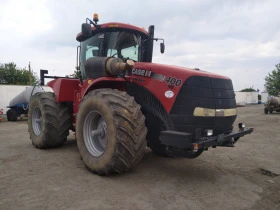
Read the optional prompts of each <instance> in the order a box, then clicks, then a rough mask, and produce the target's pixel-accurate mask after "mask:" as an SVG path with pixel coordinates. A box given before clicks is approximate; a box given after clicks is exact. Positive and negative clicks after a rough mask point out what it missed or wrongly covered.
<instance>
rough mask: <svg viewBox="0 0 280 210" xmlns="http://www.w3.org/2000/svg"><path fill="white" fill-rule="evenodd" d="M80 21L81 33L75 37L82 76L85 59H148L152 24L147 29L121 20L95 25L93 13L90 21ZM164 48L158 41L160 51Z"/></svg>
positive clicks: (143, 60)
mask: <svg viewBox="0 0 280 210" xmlns="http://www.w3.org/2000/svg"><path fill="white" fill-rule="evenodd" d="M86 21H87V22H89V23H83V24H82V32H81V33H79V34H78V35H77V37H76V40H77V41H79V42H80V46H79V47H78V51H77V58H78V59H77V67H78V69H80V71H81V76H82V78H83V79H86V78H88V77H89V76H88V75H87V74H86V62H87V60H88V59H90V58H94V57H107V58H108V57H114V58H118V59H121V60H122V61H123V62H126V61H127V60H133V61H134V62H151V61H152V54H153V41H154V40H156V41H157V40H162V39H154V26H153V25H152V26H150V27H149V30H148V32H147V31H146V30H145V29H142V28H138V27H135V26H132V25H129V24H123V23H105V24H101V25H98V24H97V22H98V16H97V15H96V14H95V15H94V18H93V21H91V20H90V19H88V18H87V19H86ZM163 51H164V43H161V52H162V53H163Z"/></svg>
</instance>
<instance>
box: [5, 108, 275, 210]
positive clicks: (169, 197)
mask: <svg viewBox="0 0 280 210" xmlns="http://www.w3.org/2000/svg"><path fill="white" fill-rule="evenodd" d="M238 114H239V115H238V118H237V120H236V124H237V122H245V123H246V125H247V126H250V127H254V128H255V131H254V133H253V134H251V135H247V136H246V137H243V138H241V139H240V140H239V142H238V143H237V144H236V146H235V147H234V148H216V149H209V151H206V152H204V153H203V154H202V155H201V156H200V157H198V158H196V159H176V158H172V159H170V158H162V157H158V156H155V155H154V154H153V153H152V152H151V151H150V150H149V149H147V150H146V154H145V156H144V158H143V160H142V161H141V162H140V164H139V165H138V166H136V167H135V168H134V169H133V170H132V171H130V172H128V173H125V174H121V175H116V176H109V177H100V176H97V175H94V174H92V173H91V172H89V171H88V170H87V169H86V168H85V167H84V163H83V161H82V160H81V158H80V155H79V152H78V149H77V146H76V141H75V138H74V135H73V134H72V135H70V136H69V138H68V141H67V143H66V144H65V145H64V146H63V147H62V148H57V149H50V150H39V149H35V148H34V147H33V146H32V145H31V141H30V140H29V135H28V132H27V121H26V120H21V121H18V122H15V123H13V122H0V209H280V176H279V174H280V163H279V162H280V113H273V114H268V115H264V114H263V105H254V106H247V107H243V108H238Z"/></svg>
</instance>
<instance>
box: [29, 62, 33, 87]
mask: <svg viewBox="0 0 280 210" xmlns="http://www.w3.org/2000/svg"><path fill="white" fill-rule="evenodd" d="M28 70H29V85H32V81H31V66H30V61H29V64H28Z"/></svg>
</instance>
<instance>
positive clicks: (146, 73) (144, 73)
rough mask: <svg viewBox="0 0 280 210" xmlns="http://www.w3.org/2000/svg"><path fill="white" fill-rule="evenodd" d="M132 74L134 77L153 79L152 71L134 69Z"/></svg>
mask: <svg viewBox="0 0 280 210" xmlns="http://www.w3.org/2000/svg"><path fill="white" fill-rule="evenodd" d="M131 73H132V74H133V75H139V76H143V77H151V74H152V71H149V70H143V69H132V71H131Z"/></svg>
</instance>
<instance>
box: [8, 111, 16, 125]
mask: <svg viewBox="0 0 280 210" xmlns="http://www.w3.org/2000/svg"><path fill="white" fill-rule="evenodd" d="M17 117H18V115H17V112H16V111H15V110H14V109H9V110H8V111H7V119H8V121H12V122H15V121H17Z"/></svg>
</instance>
